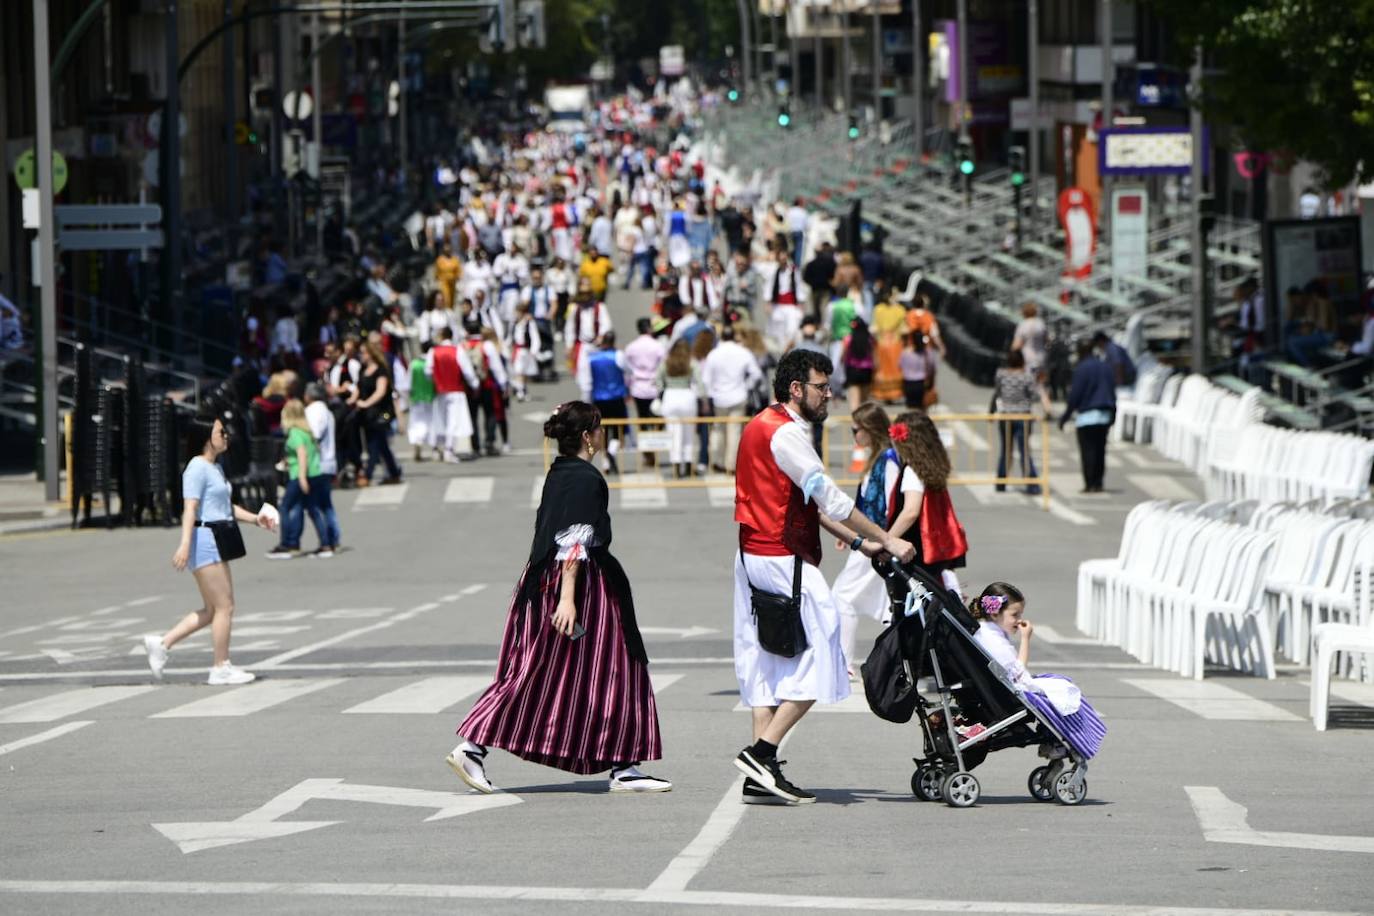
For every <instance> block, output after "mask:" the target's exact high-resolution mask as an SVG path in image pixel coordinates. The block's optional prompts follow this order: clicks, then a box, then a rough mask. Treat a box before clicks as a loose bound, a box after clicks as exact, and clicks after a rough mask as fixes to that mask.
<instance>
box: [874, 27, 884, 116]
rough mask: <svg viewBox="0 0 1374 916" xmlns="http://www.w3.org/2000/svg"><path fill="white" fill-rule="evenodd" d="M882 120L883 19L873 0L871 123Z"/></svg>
mask: <svg viewBox="0 0 1374 916" xmlns="http://www.w3.org/2000/svg"><path fill="white" fill-rule="evenodd" d="M882 119H883V17H882V13H880V12H879V10H878V0H873V123H874V124H875V125H876V124H877V122H879V121H881V120H882Z"/></svg>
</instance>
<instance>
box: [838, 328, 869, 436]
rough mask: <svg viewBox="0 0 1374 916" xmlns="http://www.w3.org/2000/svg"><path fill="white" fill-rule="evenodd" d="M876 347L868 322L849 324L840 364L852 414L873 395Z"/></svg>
mask: <svg viewBox="0 0 1374 916" xmlns="http://www.w3.org/2000/svg"><path fill="white" fill-rule="evenodd" d="M876 353H877V347H876V346H874V343H873V335H872V334H871V333H869V330H868V322H866V321H864V320H863V319H862V318H855V319H853V320H852V321H851V322H850V323H849V336H848V337H846V338H845V340H844V342H843V343H842V344H841V346H840V364H841V365H842V366H843V367H844V393H845V397H846V398H848V400H849V411H850V413H853V412H854V411H855V410H858V409H859V405H860V404H862V403H863V402H864V401H867V400H868V398H869V396H870V395H871V394H872V393H873V368H874V366H875V365H876V361H875V359H874V357H875V356H876Z"/></svg>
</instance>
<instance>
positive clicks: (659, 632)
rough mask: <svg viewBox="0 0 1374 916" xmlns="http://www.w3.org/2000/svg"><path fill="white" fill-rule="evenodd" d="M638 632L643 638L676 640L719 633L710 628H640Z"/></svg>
mask: <svg viewBox="0 0 1374 916" xmlns="http://www.w3.org/2000/svg"><path fill="white" fill-rule="evenodd" d="M639 632H640V633H641V634H642V635H644V636H676V637H677V638H678V639H690V638H691V637H693V636H706V635H708V634H710V633H719V632H720V631H719V630H715V629H712V628H711V627H640V628H639Z"/></svg>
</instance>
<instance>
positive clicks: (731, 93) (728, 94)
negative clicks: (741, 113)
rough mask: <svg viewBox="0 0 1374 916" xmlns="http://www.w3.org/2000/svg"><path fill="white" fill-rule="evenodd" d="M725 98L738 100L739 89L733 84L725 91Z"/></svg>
mask: <svg viewBox="0 0 1374 916" xmlns="http://www.w3.org/2000/svg"><path fill="white" fill-rule="evenodd" d="M725 98H726V100H727V101H729V102H738V101H739V90H738V89H736V88H735V87H734V86H731V87H730V90H729V91H728V92H726V93H725Z"/></svg>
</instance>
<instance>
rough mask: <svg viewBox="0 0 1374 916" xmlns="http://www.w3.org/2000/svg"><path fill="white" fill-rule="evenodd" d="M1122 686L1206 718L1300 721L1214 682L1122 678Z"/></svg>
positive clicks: (1294, 716)
mask: <svg viewBox="0 0 1374 916" xmlns="http://www.w3.org/2000/svg"><path fill="white" fill-rule="evenodd" d="M1122 683H1125V684H1129V685H1130V686H1132V687H1135V688H1136V689H1138V690H1143V691H1145V692H1146V693H1149V694H1153V695H1154V696H1157V697H1159V698H1160V699H1161V700H1167V701H1169V702H1170V703H1173V704H1174V705H1175V706H1178V707H1181V708H1183V709H1186V710H1188V711H1189V712H1191V713H1195V714H1196V715H1199V716H1201V717H1202V718H1204V719H1229V720H1235V721H1247V722H1298V721H1301V720H1300V718H1299V717H1298V716H1296V715H1294V714H1293V713H1291V712H1289V711H1288V710H1286V709H1280V708H1279V707H1277V706H1275V705H1274V704H1272V703H1266V702H1264V701H1263V700H1259V699H1256V698H1255V697H1252V696H1248V695H1247V694H1244V693H1241V692H1240V691H1239V690H1233V689H1232V688H1230V687H1226V686H1224V685H1222V684H1217V683H1215V682H1213V681H1187V680H1174V679H1166V678H1122Z"/></svg>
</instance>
